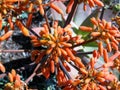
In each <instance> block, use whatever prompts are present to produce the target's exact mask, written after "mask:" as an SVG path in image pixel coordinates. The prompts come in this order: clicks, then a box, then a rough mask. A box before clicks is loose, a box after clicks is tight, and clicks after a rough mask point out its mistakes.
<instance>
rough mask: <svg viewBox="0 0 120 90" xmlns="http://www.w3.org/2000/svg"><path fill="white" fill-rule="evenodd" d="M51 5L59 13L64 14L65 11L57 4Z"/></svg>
mask: <svg viewBox="0 0 120 90" xmlns="http://www.w3.org/2000/svg"><path fill="white" fill-rule="evenodd" d="M50 7H51V8H53V9H54V10H55V11H56V12H58V13H59V14H61V15H63V11H62V10H61V9H60V8H59V7H57V6H56V5H54V4H53V3H51V4H50Z"/></svg>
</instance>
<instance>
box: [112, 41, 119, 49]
mask: <svg viewBox="0 0 120 90" xmlns="http://www.w3.org/2000/svg"><path fill="white" fill-rule="evenodd" d="M111 46H112V48H113V49H115V50H116V51H118V45H116V44H115V43H114V42H111Z"/></svg>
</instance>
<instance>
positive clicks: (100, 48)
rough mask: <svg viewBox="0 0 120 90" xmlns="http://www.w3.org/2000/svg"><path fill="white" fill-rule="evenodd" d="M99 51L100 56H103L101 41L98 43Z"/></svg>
mask: <svg viewBox="0 0 120 90" xmlns="http://www.w3.org/2000/svg"><path fill="white" fill-rule="evenodd" d="M98 51H99V52H100V55H103V45H102V41H100V42H99V43H98Z"/></svg>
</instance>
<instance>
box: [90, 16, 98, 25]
mask: <svg viewBox="0 0 120 90" xmlns="http://www.w3.org/2000/svg"><path fill="white" fill-rule="evenodd" d="M90 20H91V22H92V23H93V24H94V25H98V21H97V20H96V19H95V17H92V18H91V19H90Z"/></svg>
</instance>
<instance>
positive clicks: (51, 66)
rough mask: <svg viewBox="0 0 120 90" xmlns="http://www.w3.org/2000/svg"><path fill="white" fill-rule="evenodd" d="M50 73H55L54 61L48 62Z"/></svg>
mask: <svg viewBox="0 0 120 90" xmlns="http://www.w3.org/2000/svg"><path fill="white" fill-rule="evenodd" d="M50 71H51V72H52V73H54V72H55V65H54V61H53V60H51V61H50Z"/></svg>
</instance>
